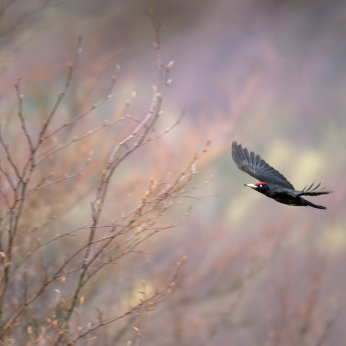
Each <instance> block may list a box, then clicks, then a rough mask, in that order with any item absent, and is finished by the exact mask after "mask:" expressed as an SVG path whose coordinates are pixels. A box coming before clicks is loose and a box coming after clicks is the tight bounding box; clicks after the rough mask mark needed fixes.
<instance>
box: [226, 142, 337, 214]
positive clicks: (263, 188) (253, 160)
mask: <svg viewBox="0 0 346 346" xmlns="http://www.w3.org/2000/svg"><path fill="white" fill-rule="evenodd" d="M232 157H233V160H234V162H235V163H236V165H237V166H238V168H239V169H240V170H241V171H243V172H245V173H247V174H250V175H251V176H252V177H254V178H256V179H257V180H259V181H260V182H259V183H257V184H244V185H245V186H249V187H251V188H253V189H255V190H256V191H258V192H260V193H263V194H264V195H266V196H267V197H270V198H273V199H275V200H276V201H277V202H280V203H283V204H288V205H295V206H305V207H307V206H309V207H313V208H318V209H327V208H326V207H323V206H321V205H316V204H313V203H311V202H309V201H307V200H306V199H304V198H302V197H301V196H318V195H327V194H328V193H331V192H333V191H324V189H322V190H317V189H318V188H319V186H320V185H321V183H319V184H318V185H316V186H314V183H312V184H311V185H310V186H309V187H308V188H307V187H305V188H304V189H303V190H302V191H297V190H295V188H294V187H293V185H292V184H291V183H290V182H289V181H288V180H287V179H286V178H285V177H284V176H283V175H282V174H281V173H279V172H278V171H277V170H275V169H274V168H273V167H271V166H269V165H268V164H267V162H265V161H264V160H262V159H261V157H260V156H259V155H256V154H255V153H254V152H250V153H249V151H248V150H247V149H246V148H244V149H243V148H242V146H241V144H238V143H237V141H236V140H235V141H233V143H232Z"/></svg>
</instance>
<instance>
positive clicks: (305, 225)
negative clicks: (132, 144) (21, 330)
mask: <svg viewBox="0 0 346 346" xmlns="http://www.w3.org/2000/svg"><path fill="white" fill-rule="evenodd" d="M5 3H6V1H5ZM4 8H6V10H2V11H1V12H0V35H1V36H0V78H1V83H0V121H1V123H2V125H3V128H2V132H3V135H4V137H5V139H6V141H7V142H8V143H9V144H10V148H11V149H12V150H13V152H14V155H15V158H16V159H17V160H18V161H20V160H21V158H22V155H24V154H23V153H22V152H21V151H20V150H18V148H25V138H23V136H22V133H21V129H20V123H19V120H18V118H17V117H16V115H15V114H16V112H17V100H16V94H15V90H14V88H13V84H14V83H15V82H16V80H17V78H18V77H22V78H23V79H22V84H21V92H22V93H23V94H24V95H25V97H24V112H25V116H26V119H27V124H28V129H29V132H30V133H31V134H32V136H33V138H34V139H35V140H37V136H38V130H37V129H38V128H39V125H40V124H42V121H43V119H45V118H46V117H47V114H48V113H49V111H50V109H51V107H52V105H53V103H54V101H55V99H56V94H57V92H59V91H61V87H62V85H63V83H64V79H65V76H66V71H67V62H68V61H71V59H72V58H73V53H74V50H75V47H76V44H77V40H78V36H79V35H82V36H83V51H82V54H81V57H80V60H79V62H78V65H77V67H76V70H75V75H74V78H73V81H72V84H71V87H70V90H69V93H68V95H67V96H66V99H65V100H64V102H63V103H62V105H61V107H60V109H59V112H58V113H57V115H56V117H55V119H54V121H53V122H52V124H51V129H52V130H53V129H55V128H57V127H59V126H60V125H61V124H62V123H64V122H66V121H69V120H71V119H73V118H74V117H76V116H77V115H79V114H80V113H82V112H83V111H85V110H86V109H88V108H89V107H90V106H91V104H93V103H96V102H97V101H98V100H100V99H101V98H102V97H103V96H104V95H105V94H106V92H107V88H108V87H109V84H110V82H111V76H112V75H113V74H116V75H117V82H116V85H115V89H114V92H113V97H112V99H110V100H108V101H107V102H106V103H105V104H103V105H102V106H100V107H99V108H97V109H96V110H95V111H94V112H93V113H92V114H90V115H88V116H86V117H85V118H84V119H83V121H82V122H78V123H76V125H75V126H71V127H69V128H68V129H66V131H62V132H61V133H60V134H59V136H57V137H56V138H55V137H54V141H55V142H54V141H53V142H52V143H49V145H50V146H51V148H54V147H56V146H58V145H60V144H62V143H65V142H66V141H69V140H71V139H72V138H73V137H74V136H80V135H82V134H84V133H86V132H88V131H89V130H90V129H93V128H95V127H97V126H99V125H100V124H102V122H103V121H104V120H106V119H109V120H111V119H115V118H116V117H118V116H119V114H120V113H121V111H122V109H123V108H124V105H125V102H126V99H129V98H130V97H131V94H132V93H133V91H135V93H136V97H135V98H134V99H133V100H131V106H130V109H129V110H128V113H129V114H131V116H133V117H138V119H143V118H144V116H145V115H146V113H147V111H148V110H149V106H150V101H151V97H152V85H155V83H156V79H157V62H156V52H155V48H154V46H153V41H154V40H155V30H154V28H153V25H152V23H151V20H150V18H149V15H148V11H149V8H152V9H153V12H154V15H155V18H156V19H157V20H159V21H160V22H161V23H162V26H161V54H162V59H163V61H164V63H166V64H167V63H168V62H169V61H174V65H173V67H172V72H171V78H172V80H173V81H172V84H171V85H170V87H169V90H168V93H167V95H166V96H165V99H164V103H163V111H164V114H163V116H162V118H160V121H159V122H158V124H157V128H156V132H157V133H161V132H162V131H164V130H165V129H166V128H167V127H169V126H171V125H173V124H174V122H175V121H176V120H177V118H178V117H179V114H180V112H181V109H185V110H186V116H185V118H184V119H183V121H182V122H181V124H180V125H179V126H177V127H176V128H174V129H173V130H172V131H171V132H170V133H168V134H167V135H166V136H163V137H162V138H161V139H159V140H158V141H156V142H155V143H153V144H149V145H148V146H146V147H143V148H140V149H139V150H138V151H137V152H136V153H135V154H134V155H133V156H131V157H130V158H129V159H127V160H126V162H124V163H123V165H122V166H121V167H119V170H118V172H117V174H116V175H115V176H114V178H113V182H112V187H111V192H110V193H109V194H108V197H107V202H106V208H105V212H104V216H103V217H104V220H105V221H104V222H105V223H107V222H110V220H112V219H114V218H117V217H120V215H121V212H122V210H123V209H124V206H125V200H126V199H127V198H128V195H129V194H130V195H131V194H132V193H133V191H136V190H138V191H139V192H138V194H137V195H135V196H134V197H133V198H132V199H131V202H129V203H130V204H131V203H134V205H137V204H138V201H140V197H141V191H145V189H146V188H147V186H148V184H149V178H150V177H153V178H154V179H155V180H159V181H160V180H163V179H164V178H165V177H166V176H167V173H168V172H172V176H176V175H177V174H179V173H180V172H181V171H182V170H183V169H185V167H186V166H187V165H188V163H189V161H190V160H191V159H192V157H193V155H194V153H195V152H198V151H200V150H201V149H203V147H204V145H205V142H206V141H207V139H210V140H211V142H212V144H211V147H210V150H209V151H208V153H207V154H206V155H205V156H204V157H203V159H202V160H201V161H200V162H199V163H198V165H197V170H198V172H199V174H198V177H197V178H196V179H197V180H196V184H199V183H203V182H204V181H205V180H208V179H209V177H210V176H211V175H214V179H213V180H212V181H211V182H210V183H208V184H207V185H206V186H202V187H201V188H199V189H196V191H194V192H193V195H194V196H195V197H204V196H207V195H209V194H218V196H210V197H207V198H202V199H200V200H195V199H187V200H184V201H182V202H183V205H184V207H183V208H182V209H181V210H180V209H179V208H178V209H177V210H176V212H174V211H171V212H170V214H169V215H168V216H167V222H175V221H176V220H179V219H180V218H181V216H182V215H183V213H184V211H182V210H185V209H186V208H187V206H188V205H189V204H192V205H193V211H192V213H191V215H190V217H189V218H188V219H187V221H186V222H184V223H183V224H182V225H181V226H179V227H178V228H175V229H173V230H167V231H165V232H162V233H159V234H158V235H157V236H156V237H154V238H152V239H150V240H149V241H148V242H146V243H145V244H143V245H142V247H141V251H143V252H145V253H150V255H149V254H147V255H143V254H133V255H132V256H128V257H126V259H124V260H123V261H120V262H119V263H118V264H117V265H115V266H110V268H109V269H105V270H103V271H102V272H101V274H100V275H99V276H98V277H97V280H95V281H94V282H93V283H92V284H90V285H89V286H88V287H87V289H86V290H85V291H84V292H83V294H84V295H85V305H84V306H83V309H84V310H83V316H81V322H78V323H82V325H86V324H87V323H88V322H90V321H92V320H95V318H96V317H97V315H96V308H98V309H100V310H102V311H103V312H104V314H105V315H107V316H109V317H111V316H116V315H118V314H121V313H123V312H124V311H126V309H129V308H131V306H133V305H134V304H137V303H138V297H140V294H139V293H138V292H137V290H140V289H141V281H140V280H141V279H144V280H145V281H146V284H147V287H148V290H152V291H154V290H155V288H157V287H158V288H159V287H162V286H163V285H165V284H166V283H167V282H169V280H170V278H171V277H172V275H173V273H174V268H175V265H176V262H177V261H179V260H180V259H181V257H182V256H183V255H186V256H187V258H188V260H187V262H186V264H185V265H184V267H183V268H182V271H181V274H180V276H179V278H178V281H177V284H176V286H174V289H173V292H172V294H171V295H170V296H169V297H168V298H167V299H166V300H165V301H163V302H161V304H160V305H159V306H158V307H157V309H155V310H154V311H153V312H151V313H150V314H149V316H148V318H147V319H146V323H145V326H144V328H143V329H142V337H141V343H142V344H143V345H146V344H148V345H149V344H154V345H225V344H230V345H249V346H250V345H272V346H274V345H316V346H317V345H343V344H344V340H345V338H346V330H345V328H344V324H345V319H346V311H345V302H346V301H345V298H346V296H345V289H344V287H345V284H346V280H345V278H346V272H345V264H346V254H345V250H346V233H345V232H346V229H345V222H346V216H345V212H344V208H345V206H346V194H345V192H346V181H345V174H344V172H345V169H346V160H345V155H346V151H345V148H346V117H345V112H346V97H345V94H346V68H345V67H346V43H345V35H346V3H345V2H343V1H328V2H326V1H316V0H314V1H309V0H307V1H294V0H286V1H282V0H281V1H278V0H263V1H260V2H259V1H253V0H231V1H221V0H220V1H219V0H213V1H210V0H199V1H181V0H178V1H169V2H168V1H162V0H141V1H138V0H137V1H136V0H128V1H109V0H103V1H95V0H73V1H59V0H55V1H42V0H40V1H39V0H37V1H36V0H35V1H30V2H26V1H20V0H18V1H7V7H6V6H3V9H4ZM118 65H119V66H120V69H119V66H118ZM117 66H118V67H117ZM132 95H133V94H132ZM134 127H135V123H133V122H131V121H130V120H126V121H124V122H122V123H121V124H115V125H112V126H109V127H107V128H105V129H103V130H101V131H99V132H97V133H96V134H95V135H93V136H89V137H88V138H86V139H85V140H82V141H80V142H78V144H77V143H76V144H73V145H71V146H69V147H68V148H66V150H63V151H61V152H59V153H58V154H57V155H55V156H52V157H51V158H50V160H48V161H47V162H46V163H45V166H43V167H44V171H45V172H46V173H47V172H48V173H49V172H51V171H54V172H55V173H56V174H57V177H59V176H62V175H63V174H70V173H71V172H73V171H74V170H75V169H76V167H77V168H78V167H79V165H81V164H82V163H83V162H85V161H83V160H84V158H85V159H86V158H87V156H88V152H89V151H90V150H92V151H93V152H94V154H93V156H94V158H93V162H92V164H91V165H90V167H89V168H88V174H87V175H86V176H85V177H82V178H81V179H79V178H76V180H73V181H67V182H61V183H59V184H61V185H59V190H58V192H56V191H57V190H51V191H50V190H48V192H47V191H45V192H42V193H41V194H39V195H35V197H34V196H33V198H32V199H31V204H30V205H29V206H28V207H27V209H26V210H25V211H26V215H27V216H26V220H27V221H26V222H27V224H26V225H23V227H25V226H27V227H28V228H32V227H35V225H37V224H41V223H42V222H43V221H44V220H45V219H46V218H49V217H50V216H51V215H53V214H54V213H57V211H59V213H61V215H60V214H59V215H60V216H59V218H58V220H59V222H53V223H50V224H49V225H47V226H46V227H41V228H40V230H39V232H40V234H39V237H40V238H42V239H50V238H51V237H52V235H55V234H57V233H63V231H62V230H61V229H63V230H64V231H67V230H70V229H71V230H72V229H73V228H75V227H78V226H80V225H81V224H83V223H84V222H86V221H87V220H88V218H89V217H90V201H91V200H92V199H93V198H94V196H95V191H96V186H97V184H98V181H99V179H100V174H101V172H102V171H100V167H104V166H105V165H106V164H107V159H108V157H109V155H110V153H111V151H112V149H113V147H114V146H115V144H116V143H118V142H119V141H121V140H122V139H123V138H125V137H126V136H127V135H128V134H129V133H130V132H131V131H132V130H133V128H134ZM235 138H236V139H237V141H238V142H239V143H241V144H242V145H243V146H245V147H247V148H248V149H249V150H251V151H254V152H255V153H257V154H260V155H261V156H262V158H264V159H265V160H266V161H267V162H268V163H269V164H270V165H272V166H274V167H275V168H276V169H277V170H279V171H280V172H281V173H282V174H284V175H285V176H286V177H287V179H288V180H289V181H290V182H291V183H292V184H293V185H294V186H295V188H296V189H302V188H303V187H304V186H306V185H308V184H311V183H312V182H319V181H322V185H323V186H328V188H329V189H331V190H334V193H333V194H330V195H326V196H319V197H315V198H313V200H312V199H311V200H312V201H313V202H314V203H316V204H319V205H323V206H326V207H327V211H323V210H318V209H312V208H298V207H289V206H286V205H282V204H279V203H276V202H275V201H273V200H271V199H268V198H265V197H264V196H261V195H260V194H258V193H256V192H254V191H252V190H251V189H248V188H245V187H244V183H253V182H255V180H254V179H253V178H252V177H250V176H248V175H246V174H245V173H243V172H241V171H239V170H238V169H237V167H236V165H235V164H234V162H233V161H232V158H231V149H230V148H231V143H232V141H233V140H234V139H235ZM48 148H49V146H48V147H47V151H48ZM44 153H45V152H42V153H41V154H44ZM1 155H3V152H2V153H1ZM81 158H82V159H81ZM2 160H4V158H3V156H2ZM39 178H40V177H37V178H36V179H37V180H39ZM53 191H55V192H53ZM2 203H3V202H2ZM30 241H32V242H34V240H27V242H26V243H25V246H26V247H27V248H28V249H29V248H30V247H33V246H34V245H33V244H31V243H30ZM79 241H81V240H80V239H79V238H78V237H75V238H73V239H65V238H63V239H62V240H61V241H58V242H55V243H54V246H53V245H52V246H51V247H49V248H47V250H46V251H43V252H41V253H40V255H39V256H37V257H35V258H33V259H32V261H33V262H31V263H32V264H33V268H36V269H37V268H39V263H40V261H41V260H42V257H44V258H45V259H48V260H50V261H51V262H53V263H54V261H55V259H56V258H58V257H59V256H61V254H62V253H63V252H64V251H65V250H66V249H68V248H69V247H70V246H74V245H75V244H76V243H78V242H79ZM18 246H19V247H20V246H21V245H18ZM66 251H67V250H66ZM40 256H41V257H40ZM36 264H37V267H36ZM37 270H39V269H37ZM19 274H20V272H18V275H19ZM28 275H29V282H32V285H33V286H35V276H36V275H37V273H36V272H35V270H33V269H32V270H31V271H30V270H29V274H28ZM18 280H20V277H18ZM68 280H71V285H73V283H74V281H73V280H75V278H74V277H72V278H71V279H68ZM29 288H30V285H29ZM54 288H55V286H54V285H53V286H52V287H51V289H50V290H51V291H52V292H51V295H50V294H49V293H48V294H47V295H46V296H45V297H44V299H46V300H47V303H46V304H47V306H48V305H49V301H50V300H51V299H52V296H53V295H54V292H53V291H54ZM66 294H68V293H66ZM62 295H64V291H62ZM42 299H43V298H42ZM32 308H33V309H34V310H35V311H36V312H35V313H36V314H37V315H40V311H41V312H42V316H44V312H43V311H42V305H37V306H36V305H33V307H32ZM137 324H138V323H137V321H136V316H135V317H134V318H132V317H131V319H130V317H129V318H127V319H123V320H121V321H119V322H116V323H113V324H111V325H109V326H106V327H104V328H102V329H100V330H98V331H97V332H95V333H94V334H93V335H95V336H97V337H98V338H97V339H96V340H95V341H94V342H95V343H96V342H97V343H99V344H102V345H114V344H117V345H118V344H119V345H126V342H127V341H129V340H135V331H134V330H133V329H132V327H136V326H137ZM22 337H23V340H25V336H22ZM83 342H85V343H87V341H86V340H84V341H83ZM81 343H82V342H81ZM89 344H92V342H91V341H89ZM133 344H134V343H133Z"/></svg>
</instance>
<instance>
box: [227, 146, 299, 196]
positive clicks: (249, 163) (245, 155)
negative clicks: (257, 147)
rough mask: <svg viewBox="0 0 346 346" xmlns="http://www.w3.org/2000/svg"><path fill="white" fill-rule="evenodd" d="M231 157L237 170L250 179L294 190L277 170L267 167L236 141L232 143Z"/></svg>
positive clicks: (265, 163) (258, 157) (259, 158)
mask: <svg viewBox="0 0 346 346" xmlns="http://www.w3.org/2000/svg"><path fill="white" fill-rule="evenodd" d="M232 157H233V160H234V162H235V163H236V165H237V166H238V168H239V169H240V170H241V171H243V172H245V173H247V174H250V175H251V176H252V177H254V178H256V179H257V180H259V181H263V182H264V183H267V184H275V185H279V186H282V187H285V188H288V189H292V190H294V187H293V185H292V184H291V183H290V182H289V181H288V180H287V179H286V178H285V177H284V176H283V175H282V174H281V173H279V172H278V171H277V170H275V169H274V168H273V167H271V166H269V165H268V164H267V162H265V161H264V160H262V159H261V157H260V156H259V155H256V154H255V153H254V152H253V151H252V152H250V153H249V151H248V150H247V149H246V148H244V149H243V148H242V146H241V144H238V143H237V141H236V140H235V141H233V143H232Z"/></svg>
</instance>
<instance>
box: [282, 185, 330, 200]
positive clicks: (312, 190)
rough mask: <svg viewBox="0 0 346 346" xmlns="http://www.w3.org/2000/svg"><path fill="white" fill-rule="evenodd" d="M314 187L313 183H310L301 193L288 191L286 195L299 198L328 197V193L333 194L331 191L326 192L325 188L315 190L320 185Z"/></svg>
mask: <svg viewBox="0 0 346 346" xmlns="http://www.w3.org/2000/svg"><path fill="white" fill-rule="evenodd" d="M314 185H315V183H312V184H311V185H310V186H309V187H308V188H307V186H305V187H304V189H303V190H302V191H297V190H293V191H288V192H286V193H287V194H289V195H290V196H292V197H299V196H319V195H328V194H329V193H332V192H333V191H326V190H325V189H326V188H325V187H324V188H322V189H320V190H317V189H318V188H319V187H320V185H321V183H319V184H317V185H316V186H314Z"/></svg>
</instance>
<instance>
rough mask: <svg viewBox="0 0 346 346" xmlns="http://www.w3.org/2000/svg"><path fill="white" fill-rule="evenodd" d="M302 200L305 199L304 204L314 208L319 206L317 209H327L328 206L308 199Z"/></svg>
mask: <svg viewBox="0 0 346 346" xmlns="http://www.w3.org/2000/svg"><path fill="white" fill-rule="evenodd" d="M302 200H303V201H304V205H306V206H309V207H312V208H317V209H327V208H326V207H324V206H322V205H317V204H313V203H311V202H310V201H307V200H306V199H304V198H302Z"/></svg>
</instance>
